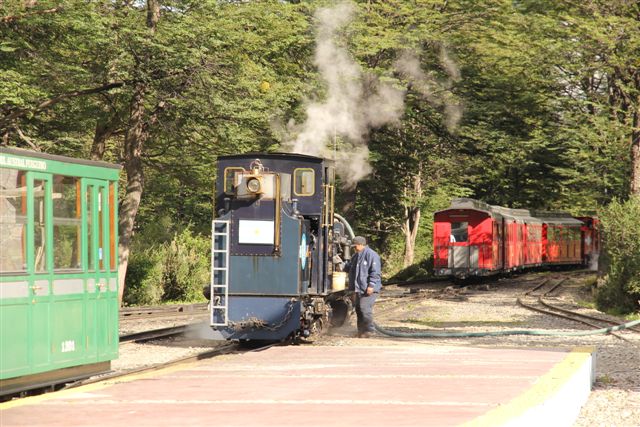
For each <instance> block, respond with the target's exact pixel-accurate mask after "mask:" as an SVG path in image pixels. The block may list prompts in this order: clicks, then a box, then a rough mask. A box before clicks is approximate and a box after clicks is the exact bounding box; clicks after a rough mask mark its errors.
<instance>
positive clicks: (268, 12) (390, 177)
mask: <svg viewBox="0 0 640 427" xmlns="http://www.w3.org/2000/svg"><path fill="white" fill-rule="evenodd" d="M145 3H146V2H144V1H135V2H131V1H129V2H109V1H94V2H78V1H73V0H61V1H51V0H39V1H37V2H18V1H14V2H1V1H0V16H2V17H3V20H2V21H0V138H1V141H2V144H6V145H10V146H12V145H15V146H23V147H25V146H27V147H34V146H35V147H38V148H40V149H42V150H43V151H46V152H50V153H53V154H63V155H71V156H77V157H83V158H88V157H89V153H90V152H92V148H95V147H94V146H93V144H94V141H95V140H97V139H99V137H104V138H105V140H104V142H105V145H106V148H105V154H104V159H105V160H108V161H112V162H116V163H122V162H123V161H124V160H125V156H126V155H127V153H126V152H125V151H124V150H123V141H124V138H125V135H127V132H128V131H129V125H130V123H131V121H130V120H129V119H130V117H129V114H130V112H131V110H132V108H131V107H132V101H133V99H132V97H133V94H134V92H135V88H136V87H138V85H142V86H144V88H145V90H144V96H143V103H144V105H143V107H144V109H143V110H144V117H143V120H142V122H143V123H144V126H145V131H147V133H148V138H147V139H146V140H145V142H144V152H143V153H142V161H143V168H144V177H145V180H144V189H143V190H144V191H143V196H142V201H141V206H140V210H139V212H138V216H137V218H136V232H137V233H138V236H137V237H136V239H134V240H137V241H141V240H142V238H141V236H147V238H148V241H147V243H146V245H135V246H134V247H133V248H132V250H131V257H132V259H131V262H130V263H129V268H130V269H132V270H133V272H130V274H131V275H132V276H131V277H130V278H129V280H128V286H133V287H134V288H135V289H132V290H131V293H130V294H131V297H130V298H131V299H132V300H139V301H142V300H147V301H157V300H159V299H160V298H161V297H162V296H163V292H165V290H164V286H165V284H164V280H167V281H176V283H177V282H179V281H182V280H183V279H184V278H185V274H186V273H185V271H184V269H183V268H182V267H180V266H179V265H178V264H180V263H182V262H183V261H184V262H185V263H187V264H188V265H191V266H197V265H199V264H198V262H197V261H196V260H195V259H194V258H193V256H194V254H192V253H190V252H189V251H188V250H187V248H186V247H185V246H184V245H186V244H187V243H185V242H187V241H189V237H184V239H185V240H184V241H182V240H181V239H182V237H180V236H181V235H182V230H181V227H182V226H183V224H193V227H192V229H191V230H192V232H193V234H194V235H193V236H191V237H190V238H193V239H196V237H194V236H195V235H207V234H208V231H209V227H210V219H211V215H212V185H213V182H214V179H215V177H214V164H215V159H216V157H217V156H218V155H221V154H232V153H243V152H250V151H265V150H268V151H278V150H279V145H280V143H281V142H282V140H283V139H284V134H285V129H286V126H287V125H286V124H287V123H288V122H289V120H291V119H295V120H296V121H297V122H300V121H301V120H303V119H304V107H305V103H306V102H308V101H309V100H313V99H316V98H321V97H322V96H323V91H322V88H321V87H320V86H321V79H319V78H318V76H317V70H316V67H315V65H314V44H313V39H314V33H313V31H314V28H315V25H316V22H314V18H313V12H314V10H315V9H316V8H318V7H327V6H330V5H333V4H335V2H332V1H328V0H327V1H320V2H298V1H296V2H282V1H278V0H266V1H260V2H255V1H254V2H249V1H245V2H239V1H223V2H220V1H215V0H204V1H193V0H171V1H169V2H161V3H162V5H163V8H162V10H161V16H160V20H159V22H158V26H157V28H156V29H155V31H154V32H153V34H151V33H150V31H149V28H148V27H147V25H146V4H145ZM354 5H355V8H356V13H355V18H354V21H353V22H352V24H351V25H350V26H349V27H348V28H347V29H345V36H346V38H345V40H341V41H340V43H341V44H343V45H345V46H347V47H348V49H349V52H350V54H351V55H352V56H353V59H354V60H355V61H356V62H357V63H358V64H359V65H360V66H361V67H362V68H363V70H364V71H365V74H368V75H374V76H376V77H377V78H379V79H381V80H384V81H386V82H392V83H393V84H394V85H395V86H396V87H398V88H402V89H405V90H406V97H405V107H406V109H405V114H404V116H403V117H402V118H401V120H400V121H399V123H396V124H394V125H390V126H387V127H384V128H381V129H375V130H372V131H371V132H370V133H368V134H367V135H365V136H366V137H367V138H368V139H369V149H370V153H371V161H372V165H373V167H374V172H373V174H372V176H371V177H370V179H369V180H368V181H365V182H361V183H360V184H359V185H358V187H357V189H356V190H355V191H354V193H353V194H350V195H349V196H352V197H345V199H346V200H345V205H348V206H355V210H354V211H352V212H349V214H350V215H349V218H350V219H351V218H352V217H355V219H356V220H355V221H354V225H355V226H356V229H357V230H358V232H359V233H362V234H366V235H368V236H370V237H371V240H372V242H373V244H374V246H375V248H376V249H378V250H379V251H380V252H381V254H382V255H383V256H384V258H385V274H394V273H395V272H397V271H398V270H400V269H401V268H402V265H403V261H404V259H403V251H404V246H405V243H404V233H403V231H402V228H401V227H402V226H403V224H404V221H405V219H406V216H407V212H408V211H410V210H411V209H414V210H415V209H418V208H419V209H420V211H421V220H420V227H419V229H418V236H417V239H416V247H415V260H416V262H417V263H420V262H421V260H424V259H425V258H427V257H428V256H429V255H430V253H431V230H430V226H431V218H432V213H433V212H434V211H436V210H438V209H441V208H443V207H445V206H446V205H447V204H448V201H449V199H450V198H451V197H456V196H461V195H464V196H471V197H475V198H478V199H482V200H483V201H485V202H488V203H494V204H500V205H505V206H511V207H530V208H550V209H571V210H572V211H573V212H574V213H580V212H584V211H592V210H594V209H596V208H597V207H598V206H604V205H607V204H608V203H609V202H610V201H611V200H612V199H613V198H619V199H622V200H625V199H627V198H628V196H629V177H630V176H631V173H630V172H631V170H632V166H633V163H632V162H633V161H632V157H631V155H630V150H629V147H630V142H631V140H632V132H633V129H637V124H634V122H633V120H634V119H633V118H634V117H636V116H637V114H638V105H637V102H636V100H637V99H638V94H639V93H640V80H638V78H637V68H638V63H637V58H639V57H640V32H639V31H637V28H638V5H637V4H636V2H630V1H623V0H613V1H610V0H594V1H590V2H557V1H550V0H536V1H532V0H524V1H517V2H511V1H495V0H480V1H459V2H446V1H445V2H443V1H441V0H420V1H417V0H406V1H404V0H403V1H401V0H389V1H384V2H371V1H365V0H354ZM407 52H413V53H415V57H416V58H417V60H418V61H417V62H418V65H419V68H420V70H421V71H422V72H423V73H424V75H425V76H426V77H425V78H427V80H428V84H422V88H421V84H420V83H416V81H415V80H412V79H410V78H408V77H407V76H406V75H405V74H404V73H403V72H402V71H401V70H399V68H398V64H397V62H398V59H399V58H402V56H403V55H404V54H405V53H407ZM443 53H446V55H447V57H448V58H449V59H448V61H443V60H442V55H443ZM454 63H455V66H456V67H455V68H457V69H458V70H459V73H458V74H459V76H458V77H457V78H452V74H451V68H452V67H451V64H454ZM110 83H116V86H113V87H111V86H109V88H108V89H100V88H101V87H104V86H105V85H108V84H110ZM423 83H424V82H423ZM425 87H426V88H427V89H428V90H426V91H425V90H424V89H425ZM90 89H95V92H92V91H89V92H87V93H85V92H84V91H86V90H90ZM45 101H47V102H50V104H48V103H47V102H45ZM43 102H44V104H43ZM42 105H45V106H42ZM452 107H456V108H458V107H459V109H460V111H461V112H462V116H461V117H460V121H459V122H458V123H456V125H452V124H451V123H450V122H451V117H450V113H451V108H452ZM16 114H17V116H16ZM634 115H635V116H634ZM636 132H637V130H636ZM123 175H124V174H123ZM416 180H418V181H419V182H420V186H416V185H415V183H416V182H417V181H416ZM126 188H127V185H126V182H125V177H124V176H123V182H121V185H120V189H121V191H123V192H124V191H125V190H126ZM381 189H383V190H384V191H381ZM121 212H122V211H121ZM176 233H177V234H176ZM121 241H122V240H121ZM172 241H174V243H175V247H174V248H173V249H170V247H169V246H168V245H169V243H168V242H172ZM189 242H190V241H189ZM190 244H193V245H198V244H199V243H198V242H190ZM181 245H182V246H181ZM150 248H153V250H152V249H150ZM165 250H166V251H168V252H167V253H166V254H165V253H163V251H165ZM148 251H149V252H148ZM67 252H69V250H67ZM159 254H161V255H162V256H161V257H160V258H162V261H160V258H158V257H159V256H160V255H159ZM67 255H68V253H67ZM145 256H149V257H150V261H149V262H145V261H144V257H145ZM169 259H170V262H171V263H173V264H172V266H171V268H169V269H167V267H166V265H165V264H164V263H165V262H169V261H167V260H169ZM159 264H162V266H161V267H158V265H159ZM194 268H200V267H194ZM158 271H161V272H162V275H163V277H164V275H165V274H167V275H168V276H167V278H163V279H158ZM616 271H617V270H616ZM624 271H626V270H624ZM615 274H618V273H615ZM620 274H622V273H620ZM625 274H626V273H625ZM169 277H171V278H169ZM616 277H620V278H621V279H620V280H623V279H622V277H623V276H616ZM624 277H626V276H624ZM178 278H180V279H178ZM189 280H193V281H194V282H195V281H196V280H200V279H195V278H193V279H189ZM152 283H153V284H154V285H151V284H152ZM634 283H635V282H632V283H631V284H630V285H629V286H631V287H632V288H634V289H635V286H636V285H635V284H634ZM189 286H190V285H189ZM194 286H195V285H194ZM178 287H179V286H178ZM167 290H168V291H170V292H169V293H170V294H171V295H172V296H171V298H185V297H186V298H189V295H191V294H190V292H191V291H189V290H184V291H183V290H179V289H178V290H175V289H174V288H171V289H169V288H167ZM138 294H140V296H137V295H138ZM145 295H146V296H145Z"/></svg>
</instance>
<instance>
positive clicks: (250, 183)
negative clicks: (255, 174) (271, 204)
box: [247, 178, 262, 193]
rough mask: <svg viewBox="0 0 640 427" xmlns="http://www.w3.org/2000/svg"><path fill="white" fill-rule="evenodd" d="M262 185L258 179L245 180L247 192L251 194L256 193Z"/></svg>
mask: <svg viewBox="0 0 640 427" xmlns="http://www.w3.org/2000/svg"><path fill="white" fill-rule="evenodd" d="M261 188H262V185H261V184H260V180H259V179H258V178H250V179H248V180H247V190H249V192H251V193H258V192H260V189H261Z"/></svg>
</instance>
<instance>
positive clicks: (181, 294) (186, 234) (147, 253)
mask: <svg viewBox="0 0 640 427" xmlns="http://www.w3.org/2000/svg"><path fill="white" fill-rule="evenodd" d="M157 235H158V234H157V230H152V232H151V233H148V232H146V231H145V232H144V233H141V234H138V235H137V236H136V241H135V242H134V244H133V245H132V248H131V255H130V256H129V266H128V268H127V278H126V286H125V289H124V296H123V301H124V303H125V304H126V305H154V304H159V303H162V302H169V301H180V302H196V301H204V300H205V299H204V295H203V294H202V288H203V286H204V285H206V284H208V283H209V254H210V249H211V248H210V240H209V238H208V237H202V236H195V235H193V233H192V232H191V229H190V228H189V227H187V228H185V229H184V230H182V231H181V232H177V233H174V235H173V239H172V240H169V241H162V240H160V242H159V243H158V240H155V239H153V238H152V237H153V236H157ZM149 241H152V242H156V243H152V244H151V245H149V244H148V243H146V242H149Z"/></svg>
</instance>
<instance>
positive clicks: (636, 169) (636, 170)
mask: <svg viewBox="0 0 640 427" xmlns="http://www.w3.org/2000/svg"><path fill="white" fill-rule="evenodd" d="M635 83H636V89H638V90H640V72H637V73H636V76H635ZM639 109H640V95H637V96H636V106H635V110H634V111H633V117H632V120H631V186H630V189H629V190H630V191H629V192H630V193H631V194H632V195H640V111H638V110H639Z"/></svg>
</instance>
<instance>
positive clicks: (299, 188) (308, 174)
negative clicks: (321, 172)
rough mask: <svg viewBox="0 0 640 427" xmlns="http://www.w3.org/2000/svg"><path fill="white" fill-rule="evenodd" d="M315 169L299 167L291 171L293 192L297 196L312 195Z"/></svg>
mask: <svg viewBox="0 0 640 427" xmlns="http://www.w3.org/2000/svg"><path fill="white" fill-rule="evenodd" d="M314 181H315V171H314V170H313V169H310V168H300V169H296V170H295V171H294V172H293V192H294V193H295V194H296V195H297V196H312V195H313V193H314V192H315V188H314Z"/></svg>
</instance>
